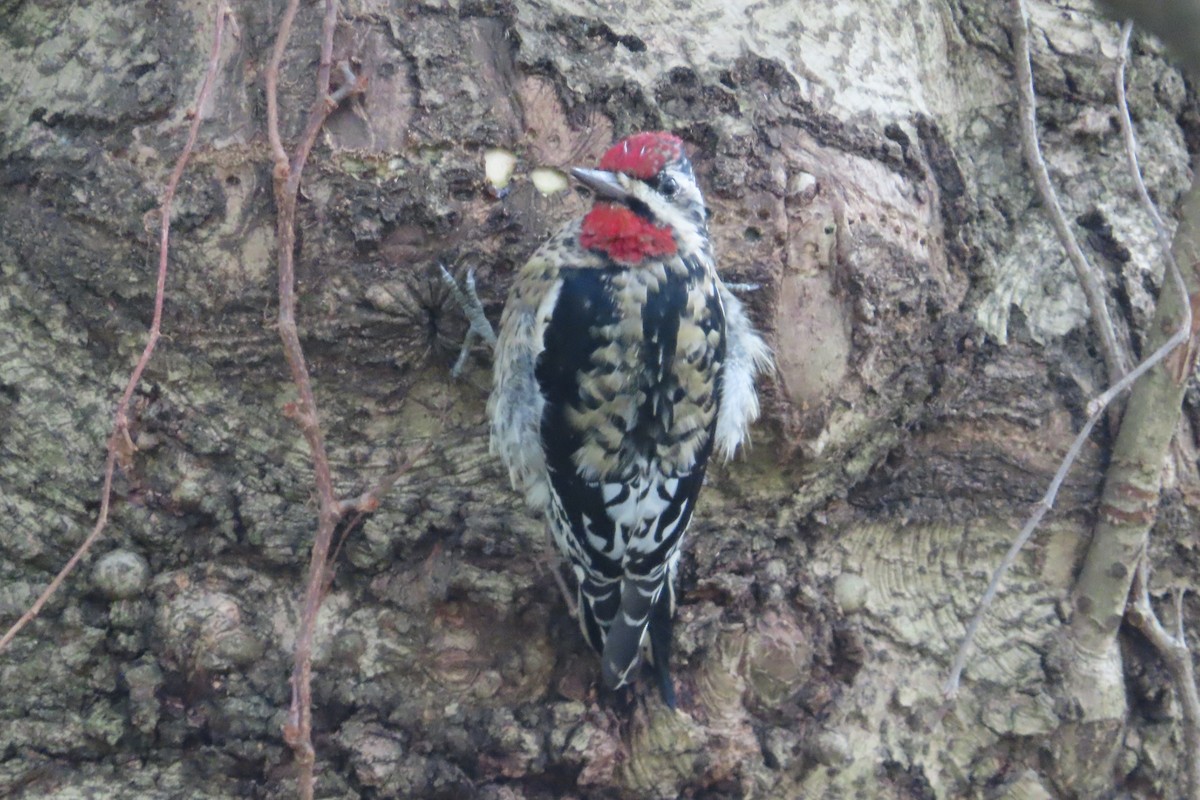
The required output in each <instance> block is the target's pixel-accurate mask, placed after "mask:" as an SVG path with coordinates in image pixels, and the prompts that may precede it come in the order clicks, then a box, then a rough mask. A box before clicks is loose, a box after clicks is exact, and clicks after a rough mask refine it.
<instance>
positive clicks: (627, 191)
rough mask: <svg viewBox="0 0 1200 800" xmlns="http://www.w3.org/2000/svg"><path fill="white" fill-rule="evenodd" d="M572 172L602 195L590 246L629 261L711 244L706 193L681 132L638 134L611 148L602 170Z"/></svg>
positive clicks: (592, 216) (587, 229)
mask: <svg viewBox="0 0 1200 800" xmlns="http://www.w3.org/2000/svg"><path fill="white" fill-rule="evenodd" d="M571 174H572V175H574V176H575V178H576V179H577V180H578V181H579V182H580V183H582V184H583V185H584V186H587V187H588V188H589V189H591V190H592V191H593V192H594V193H595V195H596V204H595V206H593V208H592V210H591V212H589V213H588V215H587V216H586V217H584V220H583V228H582V230H581V232H580V243H581V244H582V245H583V246H584V247H586V248H588V249H590V250H600V251H603V252H604V253H606V254H607V255H608V256H609V257H610V258H612V259H613V260H614V261H616V262H618V263H622V264H629V265H635V264H639V263H641V262H642V261H645V260H647V259H650V258H662V257H666V256H670V255H674V254H675V253H683V254H685V255H690V254H692V253H695V252H698V251H701V250H703V249H705V248H707V247H708V226H707V223H706V221H705V219H706V212H705V208H704V197H703V196H702V195H701V194H700V187H699V186H698V185H697V184H696V176H695V174H694V173H693V172H692V165H691V162H690V161H688V158H687V154H686V153H684V151H683V141H682V140H681V139H680V138H679V137H678V136H674V135H672V134H670V133H664V132H661V131H654V132H648V133H635V134H633V135H632V136H627V137H625V138H624V139H622V140H621V141H619V142H617V143H616V144H615V145H613V146H612V147H611V148H609V150H608V152H607V153H605V154H604V157H603V158H601V159H600V168H599V169H583V168H578V167H577V168H575V169H573V170H571Z"/></svg>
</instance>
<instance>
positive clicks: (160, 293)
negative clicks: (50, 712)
mask: <svg viewBox="0 0 1200 800" xmlns="http://www.w3.org/2000/svg"><path fill="white" fill-rule="evenodd" d="M232 14H233V12H232V10H231V9H230V8H229V6H228V5H226V4H225V3H224V2H218V3H217V4H216V22H215V25H214V28H213V40H212V48H211V50H210V51H209V56H208V70H207V71H206V72H205V73H204V81H203V82H202V83H201V84H200V90H199V92H197V94H196V101H195V105H194V109H193V113H192V122H191V125H190V126H189V127H188V136H187V141H186V142H185V143H184V145H183V150H182V151H181V152H180V154H179V158H178V159H176V161H175V169H173V170H172V171H171V176H170V178H169V179H168V180H167V186H166V189H165V190H164V191H163V197H162V201H161V203H160V204H159V220H160V232H159V249H158V279H157V281H156V283H155V288H154V318H153V320H152V321H151V323H150V331H149V334H148V336H147V337H146V345H145V347H144V348H143V350H142V355H141V357H140V358H138V362H137V365H136V366H135V367H134V368H133V372H132V373H131V374H130V376H129V380H128V382H127V383H126V384H125V391H124V392H123V393H122V395H121V399H120V400H119V401H118V402H117V407H116V410H115V411H114V413H113V427H112V433H111V434H110V435H109V437H108V445H107V446H108V457H107V458H106V459H105V462H104V487H103V488H102V489H101V490H100V513H99V514H98V515H97V517H96V524H95V525H94V526H93V527H92V530H91V533H89V534H88V535H87V538H86V539H84V540H83V543H82V544H80V545H79V548H78V549H77V550H76V551H75V553H74V554H73V555H72V556H71V558H70V559H69V560H68V561H67V563H66V564H65V565H63V568H62V569H61V570H59V572H58V574H57V575H55V576H54V580H52V581H50V584H49V585H48V586H47V587H46V588H45V589H44V590H43V591H42V593H41V594H40V595H39V596H38V598H37V600H35V601H34V603H33V605H31V606H30V607H29V609H28V610H27V611H26V612H25V613H24V614H22V615H21V618H20V619H18V620H17V621H16V622H15V623H13V625H12V627H10V628H9V629H8V630H7V631H5V633H4V636H3V637H0V652H3V651H4V649H5V648H7V647H8V645H9V643H10V642H12V640H13V638H14V637H15V636H16V635H17V634H18V633H19V632H20V631H21V629H22V628H24V627H25V626H26V625H28V624H29V623H30V622H31V621H32V620H33V619H34V618H35V617H36V616H37V615H38V613H39V612H41V610H42V608H43V607H44V606H45V605H46V603H47V602H48V601H49V600H50V598H51V597H52V596H53V595H54V593H55V592H56V591H58V588H59V587H60V586H61V585H62V584H63V581H65V580H66V579H67V576H69V575H70V574H71V572H72V571H74V569H75V567H76V566H78V564H79V562H80V561H81V560H82V559H83V557H84V556H85V555H87V553H88V551H90V550H91V548H92V545H94V544H95V543H96V541H97V540H99V538H100V535H101V534H102V533H103V532H104V528H105V527H106V526H107V525H108V511H109V505H110V503H111V501H112V484H113V474H114V472H115V471H116V467H117V464H118V462H120V464H121V466H122V468H126V467H128V466H129V462H130V460H131V459H132V458H133V453H134V452H136V450H137V446H136V445H134V443H133V440H132V438H131V437H130V435H129V406H130V403H132V401H133V393H134V392H135V391H137V385H138V383H139V382H140V381H141V379H142V374H143V373H144V372H145V371H146V366H147V365H148V364H149V363H150V357H151V356H152V355H153V354H154V348H155V346H156V345H157V344H158V340H159V337H160V336H161V333H162V312H163V301H164V298H165V296H166V288H167V263H168V262H167V256H168V253H169V245H170V236H171V205H172V203H173V202H174V200H175V191H176V190H177V189H178V188H179V181H180V179H181V178H182V177H183V171H184V169H185V168H186V167H187V163H188V160H189V159H190V158H191V155H192V149H193V148H194V147H195V145H196V137H197V135H198V134H199V132H200V122H201V118H202V117H201V114H202V112H203V109H204V105H205V103H207V102H208V97H209V94H211V92H212V86H213V82H214V81H215V80H216V75H217V68H218V67H219V66H220V61H221V40H222V38H223V35H224V31H225V21H226V18H227V17H228V18H230V19H231V20H232Z"/></svg>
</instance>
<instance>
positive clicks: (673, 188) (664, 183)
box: [658, 175, 679, 197]
mask: <svg viewBox="0 0 1200 800" xmlns="http://www.w3.org/2000/svg"><path fill="white" fill-rule="evenodd" d="M677 191H679V184H678V183H676V182H675V179H674V178H672V177H671V176H670V175H664V176H663V177H662V179H661V180H660V181H659V182H658V193H659V194H661V195H662V196H663V197H674V196H675V193H676V192H677Z"/></svg>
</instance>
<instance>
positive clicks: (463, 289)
mask: <svg viewBox="0 0 1200 800" xmlns="http://www.w3.org/2000/svg"><path fill="white" fill-rule="evenodd" d="M438 269H439V270H441V271H442V282H443V283H444V284H446V287H447V288H448V289H449V290H450V294H451V295H453V296H454V299H455V301H457V302H458V305H459V306H460V307H461V308H462V310H463V314H465V315H466V317H467V323H468V324H469V325H470V327H468V328H467V333H466V335H465V336H463V343H462V349H461V350H459V353H458V359H457V360H456V361H455V362H454V366H453V367H451V369H450V374H451V375H452V376H453V377H455V378H457V377H458V376H459V375H461V374H462V371H463V368H464V367H465V366H466V364H467V356H468V355H469V354H470V352H471V345H472V343H473V342H474V340H475V337H477V336H478V337H479V338H480V339H482V340H483V341H484V343H485V344H487V345H488V347H491V348H492V349H495V347H496V330H495V329H494V328H493V327H492V323H490V322H488V318H487V314H485V313H484V311H483V303H482V302H481V301H480V300H479V294H478V293H477V292H476V291H475V270H474V269H468V270H467V277H466V280H465V281H463V285H462V286H459V284H458V280H457V279H456V278H455V277H454V276H453V275H451V274H450V270H448V269H446V268H445V267H444V266H443V265H441V264H438Z"/></svg>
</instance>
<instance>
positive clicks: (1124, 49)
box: [1088, 22, 1192, 413]
mask: <svg viewBox="0 0 1200 800" xmlns="http://www.w3.org/2000/svg"><path fill="white" fill-rule="evenodd" d="M1132 32H1133V23H1132V22H1126V23H1125V25H1124V27H1122V28H1121V46H1120V56H1119V57H1118V60H1117V76H1116V89H1117V118H1118V119H1119V120H1120V122H1121V136H1122V138H1123V139H1124V140H1125V160H1126V162H1127V163H1128V165H1129V175H1130V177H1132V178H1133V185H1134V187H1135V188H1136V189H1137V193H1138V200H1139V201H1141V204H1142V210H1143V211H1145V212H1146V215H1147V216H1149V217H1150V221H1151V223H1153V225H1154V233H1155V235H1156V236H1157V237H1158V245H1159V247H1161V248H1162V252H1163V259H1164V260H1165V262H1166V265H1167V276H1168V278H1169V279H1170V280H1172V281H1174V282H1175V288H1176V289H1178V290H1179V296H1180V297H1187V287H1186V286H1185V285H1184V282H1183V273H1181V272H1180V271H1179V264H1178V263H1177V262H1176V261H1175V255H1174V254H1173V253H1172V252H1171V235H1170V234H1169V233H1167V226H1166V224H1164V223H1163V219H1162V217H1161V216H1160V215H1159V213H1158V209H1157V208H1156V207H1155V205H1154V201H1153V200H1151V199H1150V193H1149V192H1148V191H1147V190H1146V182H1145V181H1144V180H1142V168H1141V167H1140V166H1139V165H1138V157H1137V139H1136V138H1135V137H1134V135H1133V121H1132V120H1131V119H1130V118H1129V103H1128V101H1127V99H1126V97H1125V63H1126V61H1127V60H1128V58H1129V35H1130V34H1131V33H1132ZM1183 311H1184V319H1183V323H1182V324H1181V325H1180V326H1179V330H1177V331H1176V332H1175V334H1174V335H1173V336H1171V338H1170V339H1168V340H1167V341H1166V342H1164V343H1163V344H1162V346H1161V347H1159V348H1158V349H1157V350H1155V351H1154V353H1152V354H1151V355H1150V357H1149V358H1147V359H1145V360H1143V361H1142V363H1140V364H1138V365H1137V367H1135V368H1134V369H1133V371H1132V372H1130V373H1128V374H1127V375H1125V376H1124V377H1123V378H1121V380H1119V381H1117V382H1116V383H1115V384H1113V386H1112V387H1111V388H1109V389H1108V391H1106V392H1105V393H1104V394H1102V395H1100V396H1099V397H1097V398H1095V399H1094V400H1092V401H1091V402H1090V403H1088V411H1089V413H1090V412H1092V411H1094V410H1095V409H1096V408H1100V407H1103V406H1106V405H1108V404H1109V403H1110V402H1112V399H1113V398H1114V397H1116V396H1117V395H1118V394H1120V393H1121V392H1123V391H1125V390H1126V389H1128V388H1129V387H1131V386H1133V382H1134V381H1136V380H1137V379H1138V378H1139V377H1140V376H1141V375H1142V373H1143V372H1145V371H1146V370H1148V369H1150V368H1151V367H1153V366H1154V365H1155V364H1157V363H1158V362H1159V361H1162V360H1163V359H1164V358H1166V357H1167V355H1168V354H1169V353H1170V352H1171V351H1172V350H1174V349H1175V348H1176V347H1178V346H1179V345H1181V344H1183V343H1184V342H1186V341H1187V340H1188V338H1189V337H1190V335H1191V330H1192V309H1191V305H1190V304H1188V303H1184V305H1183Z"/></svg>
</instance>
